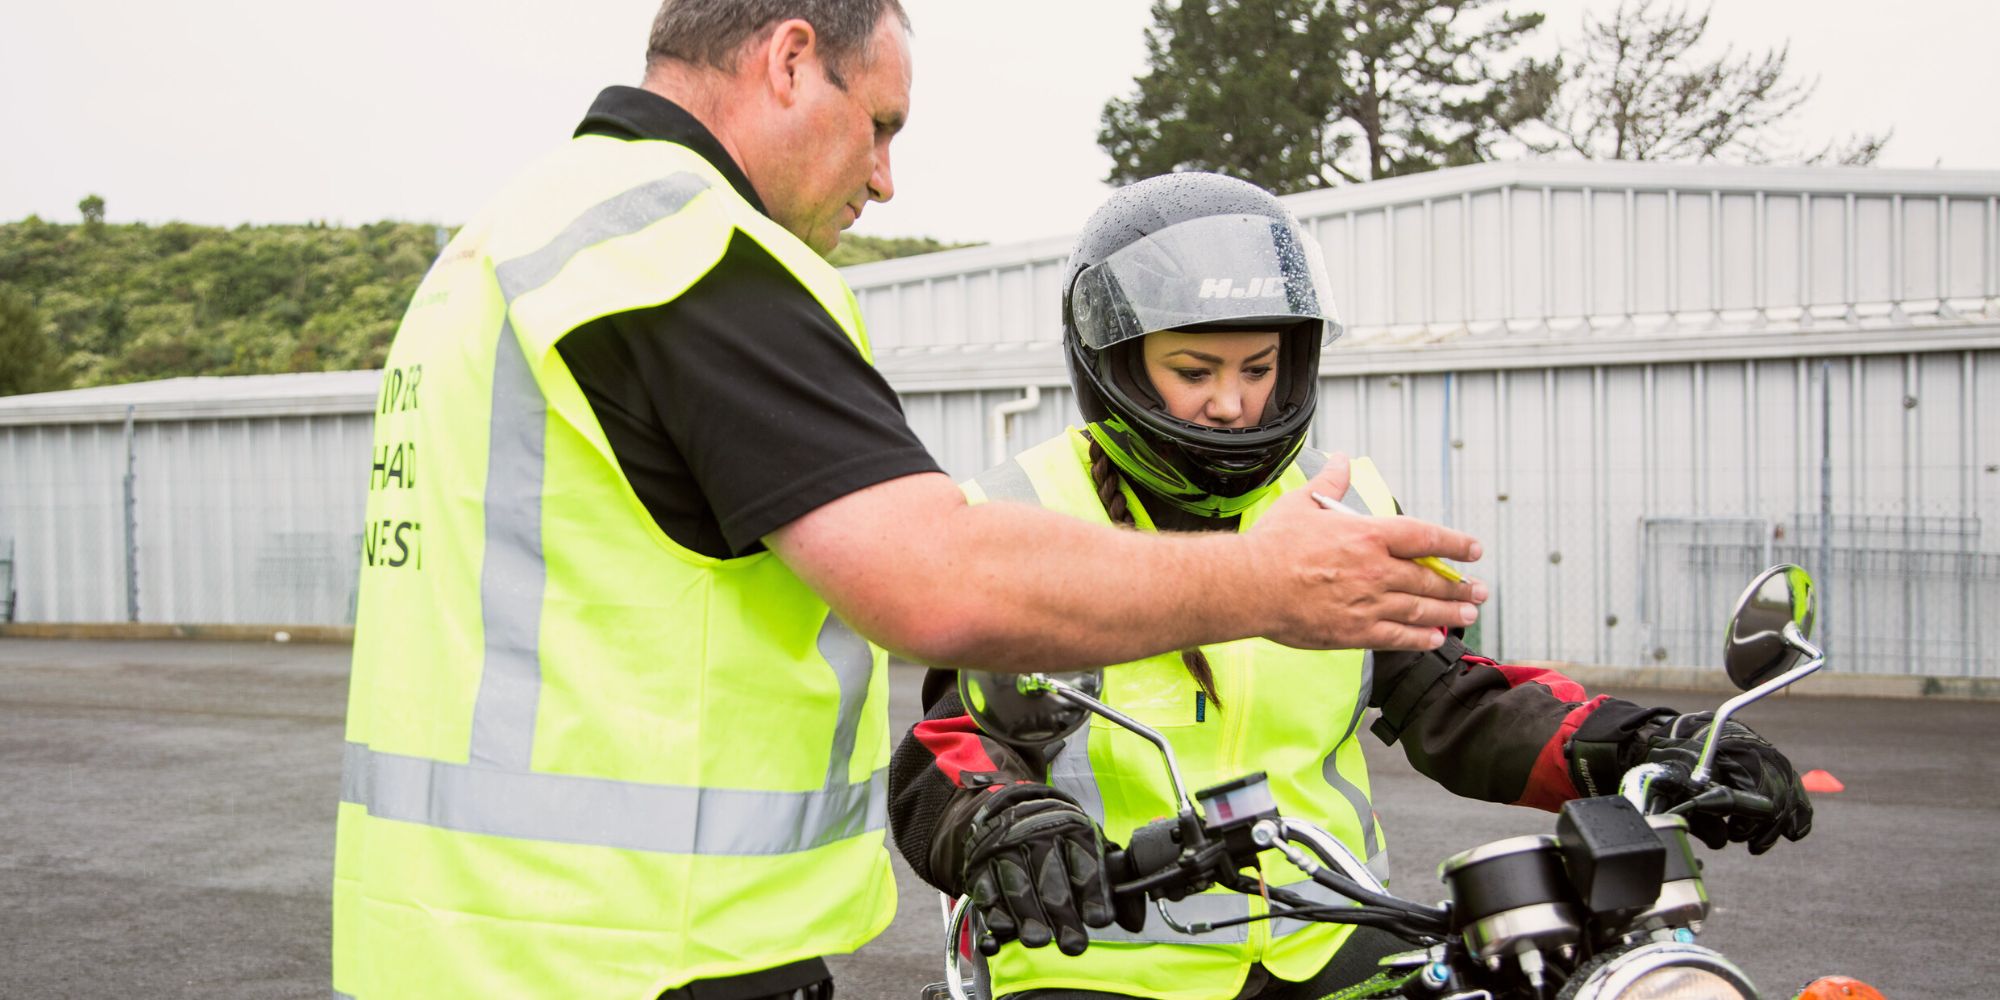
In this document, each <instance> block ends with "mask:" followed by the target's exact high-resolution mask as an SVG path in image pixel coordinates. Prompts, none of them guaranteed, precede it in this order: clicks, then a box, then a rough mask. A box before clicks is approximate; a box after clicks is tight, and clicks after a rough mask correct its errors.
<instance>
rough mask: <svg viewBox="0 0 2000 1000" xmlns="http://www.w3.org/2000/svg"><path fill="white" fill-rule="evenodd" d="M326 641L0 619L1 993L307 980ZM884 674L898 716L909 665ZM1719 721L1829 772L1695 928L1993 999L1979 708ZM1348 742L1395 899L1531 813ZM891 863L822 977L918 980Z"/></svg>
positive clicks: (1922, 990) (920, 932)
mask: <svg viewBox="0 0 2000 1000" xmlns="http://www.w3.org/2000/svg"><path fill="white" fill-rule="evenodd" d="M347 658H348V651H347V648H346V647H345V646H338V645H326V646H322V645H307V644H298V643H294V644H288V645H279V644H273V643H263V644H259V643H204V642H185V641H179V642H173V641H168V642H83V641H49V640H30V639H0V941H4V942H5V947H4V948H0V998H21V997H25V998H42V997H51V998H70V997H78V998H85V997H106V998H113V997H115V998H120V1000H129V998H141V997H143V998H148V1000H158V998H171V997H213V998H231V1000H234V998H242V1000H253V998H254V1000H263V998H279V997H325V996H326V995H327V994H328V984H327V926H328V916H329V914H328V902H327V893H328V881H329V878H330V876H331V872H332V853H333V816H334V801H335V798H336V795H337V792H338V788H339V777H340V748H341V717H342V712H343V707H344V701H345V696H346V674H347ZM893 673H894V676H893V683H894V685H895V690H894V695H895V696H894V697H893V698H892V701H891V705H892V711H893V712H894V713H895V716H896V718H897V720H898V725H899V726H906V725H908V724H909V722H911V721H913V720H914V718H915V716H916V679H917V672H916V671H915V670H913V669H910V668H904V667H898V668H896V669H895V670H894V672H893ZM1804 683H1805V684H1807V685H1810V684H1811V683H1812V681H1811V680H1810V679H1808V680H1807V681H1805V682H1804ZM1614 693H1618V692H1614ZM1623 693H1624V694H1627V695H1628V696H1631V697H1634V698H1636V699H1639V700H1644V701H1648V702H1651V703H1663V704H1672V705H1675V706H1676V707H1679V708H1682V709H1687V710H1691V709H1694V708H1703V707H1712V705H1713V703H1714V701H1715V700H1716V696H1715V695H1713V694H1691V693H1673V692H1658V691H1635V692H1623ZM1743 719H1744V721H1745V722H1747V723H1748V724H1750V725H1751V726H1752V727H1754V728H1756V729H1757V730H1758V731H1760V732H1762V733H1763V734H1765V735H1766V736H1768V737H1770V738H1771V739H1772V740H1773V741H1774V742H1776V743H1777V744H1778V745H1779V746H1781V747H1783V748H1784V749H1785V750H1786V752H1787V753H1789V754H1790V755H1791V756H1792V758H1793V760H1794V761H1796V762H1797V763H1798V764H1799V765H1800V767H1801V768H1802V769H1803V768H1823V769H1825V770H1828V771H1830V772H1832V773H1833V774H1834V775H1835V776H1836V777H1838V778H1839V779H1840V780H1842V781H1843V782H1845V783H1846V785H1847V790H1846V791H1844V792H1841V793H1839V794H1833V795H1822V796H1819V797H1818V798H1817V799H1816V804H1817V808H1818V819H1817V821H1816V824H1815V829H1814V832H1813V835H1812V836H1811V837H1809V838H1808V839H1807V840H1805V841H1804V842H1802V843H1797V844H1780V845H1779V846H1778V847H1777V848H1776V849H1775V850H1773V851H1772V852H1771V853H1770V854H1767V855H1765V856H1763V857H1758V858H1752V857H1750V856H1749V855H1747V854H1746V853H1745V852H1744V851H1743V850H1742V848H1740V847H1736V848H1732V849H1730V850H1728V851H1723V852H1707V851H1703V852H1702V853H1703V855H1704V857H1705V860H1706V863H1707V875H1706V878H1707V886H1708V889H1709V892H1710V895H1711V897H1712V898H1713V900H1714V901H1715V910H1714V912H1713V913H1712V914H1711V916H1710V919H1709V924H1708V928H1707V929H1706V932H1705V933H1704V935H1703V937H1702V940H1703V942H1704V943H1706V944H1708V945H1710V946H1712V947H1715V948H1718V949H1720V950H1722V951H1723V952H1724V953H1726V954H1728V955H1730V956H1731V957H1732V958H1734V959H1736V960H1737V961H1738V962H1739V963H1740V964H1741V965H1743V966H1744V967H1745V968H1746V969H1747V970H1748V971H1749V972H1750V973H1751V975H1752V976H1753V977H1754V978H1755V979H1756V980H1757V982H1758V984H1759V985H1760V986H1761V987H1762V988H1763V989H1764V990H1765V991H1766V992H1768V993H1770V994H1772V995H1782V996H1789V990H1790V989H1792V988H1795V987H1796V986H1797V985H1799V984H1800V983H1803V982H1804V981H1805V980H1807V979H1809V978H1811V977H1813V976H1816V975H1821V974H1825V973H1829V972H1845V973H1848V974H1851V975H1856V976H1860V977H1862V978H1864V979H1867V980H1869V981H1871V982H1873V983H1874V984H1875V985H1876V986H1878V987H1879V988H1881V989H1882V990H1883V991H1884V992H1885V994H1886V995H1887V996H1889V997H1890V998H1892V1000H1913V998H1946V1000H1952V998H1964V1000H1973V998H1987V997H1991V996H1994V995H1996V994H2000V955H1996V953H1995V947H1994V941H1995V940H1996V939H2000V774H1996V772H1995V768H1996V766H2000V753H1997V752H1996V751H2000V704H1994V703H1966V702H1943V701H1890V700H1866V699H1849V698H1812V697H1803V696H1790V697H1779V698H1774V699H1771V700H1768V701H1766V702H1764V703H1762V704H1759V705H1756V706H1753V707H1752V708H1750V709H1749V710H1748V711H1747V713H1746V714H1745V715H1744V716H1743ZM1368 739H1369V740H1370V744H1369V754H1370V761H1371V765H1372V766H1373V768H1374V775H1375V776H1374V784H1375V801H1376V806H1377V808H1378V809H1379V811H1380V812H1381V814H1382V818H1383V822H1384V824H1385V825H1386V826H1387V829H1388V831H1389V839H1390V845H1391V859H1392V862H1393V867H1394V872H1395V878H1394V879H1393V881H1392V883H1391V888H1392V889H1393V890H1395V891H1397V892H1399V893H1401V894H1404V895H1407V896H1410V897H1412V898H1417V899H1425V900H1434V899H1436V898H1437V897H1438V896H1439V895H1440V894H1441V887H1440V886H1439V885H1438V883H1437V881H1436V874H1435V872H1436V865H1437V863H1438V861H1440V860H1442V859H1443V858H1445V857H1447V856H1449V855H1451V854H1453V853H1455V852H1457V851H1460V850H1464V849H1466V848H1469V847H1473V846H1476V845H1477V844H1480V843H1483V842H1485V841H1488V840H1494V839H1498V838H1500V837H1505V836H1514V835H1519V834H1526V833H1544V832H1551V831H1552V830H1553V828H1554V825H1553V817H1552V816H1550V815H1549V814H1546V813H1539V812H1534V811H1530V810H1523V809H1514V808H1509V807H1505V806H1494V805H1488V804H1485V803H1476V802H1467V801H1464V800H1461V799H1457V798H1454V797H1453V796H1451V795H1450V794H1449V793H1446V792H1444V791H1443V790H1442V789H1440V788H1438V787H1437V786H1435V785H1432V784H1431V783H1430V782H1429V781H1427V780H1426V779H1424V778H1422V777H1421V776H1419V775H1417V774H1416V773H1415V772H1413V771H1412V770H1411V769H1410V768H1409V767H1408V765H1407V764H1405V763H1404V762H1403V761H1402V759H1401V755H1400V753H1398V752H1397V751H1396V750H1393V749H1389V748H1383V747H1380V746H1378V745H1376V744H1374V743H1373V742H1372V737H1370V738H1368ZM901 874H902V875H903V876H904V882H903V890H902V908H901V911H900V912H899V913H898V915H897V919H896V922H895V924H894V925H893V926H892V927H891V928H890V930H889V932H888V933H886V934H884V935H883V936H882V937H881V938H879V939H877V940H876V941H875V942H873V943H871V944H869V945H868V946H867V947H865V948H863V949H861V950H860V951H859V952H857V953H855V954H853V955H850V956H843V957H840V958H837V959H835V960H834V963H833V964H834V967H835V971H836V975H837V978H838V980H839V983H840V993H841V996H842V997H843V998H862V1000H867V998H878V997H879V998H908V997H913V996H914V995H915V993H916V990H917V989H918V987H919V986H921V985H922V984H923V983H925V982H929V981H931V980H935V979H937V978H940V962H939V953H940V949H941V946H942V941H941V937H942V934H941V925H940V921H939V917H938V907H937V897H936V895H935V894H934V893H932V892H930V891H929V890H928V889H925V888H923V887H922V886H920V885H918V884H917V883H916V882H915V880H914V879H911V878H909V877H908V872H907V869H904V870H902V871H901ZM1781 991H1783V992H1781Z"/></svg>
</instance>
